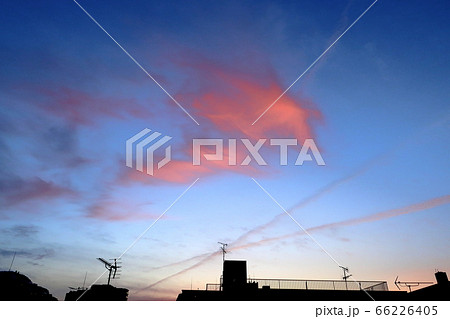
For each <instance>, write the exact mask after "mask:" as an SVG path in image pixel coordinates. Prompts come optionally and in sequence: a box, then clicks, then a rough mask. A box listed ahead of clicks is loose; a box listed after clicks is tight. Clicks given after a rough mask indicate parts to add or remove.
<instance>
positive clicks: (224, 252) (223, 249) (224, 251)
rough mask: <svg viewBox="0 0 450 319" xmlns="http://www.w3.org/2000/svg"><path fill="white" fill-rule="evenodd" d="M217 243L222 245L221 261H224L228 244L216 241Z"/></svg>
mask: <svg viewBox="0 0 450 319" xmlns="http://www.w3.org/2000/svg"><path fill="white" fill-rule="evenodd" d="M217 243H218V244H220V245H221V246H222V247H220V250H221V251H222V261H225V254H227V253H228V251H227V246H228V244H225V243H221V242H220V241H218V242H217Z"/></svg>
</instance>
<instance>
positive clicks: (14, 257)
mask: <svg viewBox="0 0 450 319" xmlns="http://www.w3.org/2000/svg"><path fill="white" fill-rule="evenodd" d="M14 259H16V252H14V256H13V259H12V261H11V265H10V266H9V271H11V268H12V265H13V263H14Z"/></svg>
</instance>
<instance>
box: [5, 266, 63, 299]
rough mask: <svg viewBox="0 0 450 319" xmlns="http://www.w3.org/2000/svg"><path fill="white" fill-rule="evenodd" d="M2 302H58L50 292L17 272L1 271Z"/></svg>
mask: <svg viewBox="0 0 450 319" xmlns="http://www.w3.org/2000/svg"><path fill="white" fill-rule="evenodd" d="M0 283H1V286H0V287H1V289H0V300H5V301H6V300H8V301H56V300H58V299H56V298H55V297H53V296H52V295H51V294H50V293H49V291H48V290H47V289H46V288H44V287H41V286H39V285H37V284H35V283H33V282H32V281H31V280H30V278H28V277H27V276H25V275H22V274H20V273H19V272H17V271H0Z"/></svg>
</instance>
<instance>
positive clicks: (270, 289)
mask: <svg viewBox="0 0 450 319" xmlns="http://www.w3.org/2000/svg"><path fill="white" fill-rule="evenodd" d="M435 276H436V280H437V283H436V284H434V285H430V286H428V287H425V288H421V289H417V290H415V291H412V292H409V293H408V292H406V291H390V290H389V289H388V285H387V282H386V281H353V280H299V279H247V262H246V261H244V260H225V261H224V263H223V274H222V277H221V280H220V284H206V288H205V290H182V291H181V293H180V294H179V295H178V298H177V301H194V300H198V301H202V300H205V301H206V300H210V301H220V300H224V301H225V300H227V301H269V300H270V301H277V300H279V301H285V300H286V301H295V300H296V301H347V300H348V301H364V300H372V298H373V299H375V300H377V301H412V300H423V301H427V300H430V301H435V300H450V283H449V281H448V278H447V274H446V273H445V272H436V274H435Z"/></svg>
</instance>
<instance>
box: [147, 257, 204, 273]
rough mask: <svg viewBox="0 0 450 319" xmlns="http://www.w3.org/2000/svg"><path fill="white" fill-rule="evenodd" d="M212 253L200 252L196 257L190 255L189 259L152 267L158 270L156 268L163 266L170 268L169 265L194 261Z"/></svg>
mask: <svg viewBox="0 0 450 319" xmlns="http://www.w3.org/2000/svg"><path fill="white" fill-rule="evenodd" d="M210 254H211V253H204V254H200V255H197V256H194V257H190V258H188V259H184V260H180V261H176V262H173V263H170V264H166V265H162V266H158V267H152V268H151V269H153V270H156V269H162V268H168V267H173V266H178V265H182V264H184V263H187V262H189V261H192V260H197V259H200V258H204V257H206V256H208V255H210Z"/></svg>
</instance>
